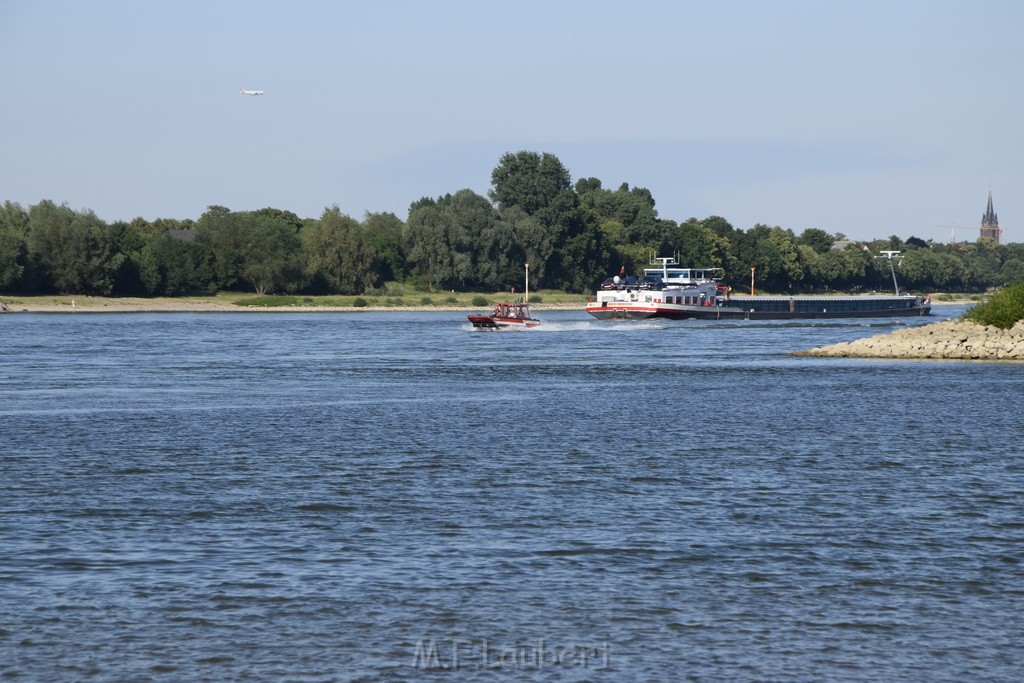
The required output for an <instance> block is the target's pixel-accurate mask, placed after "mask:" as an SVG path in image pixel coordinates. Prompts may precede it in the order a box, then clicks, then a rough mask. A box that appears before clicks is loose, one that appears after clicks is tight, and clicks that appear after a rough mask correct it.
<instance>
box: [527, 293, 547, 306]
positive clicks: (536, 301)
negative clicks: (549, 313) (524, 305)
mask: <svg viewBox="0 0 1024 683" xmlns="http://www.w3.org/2000/svg"><path fill="white" fill-rule="evenodd" d="M542 301H544V297H542V296H540V295H536V294H535V295H534V296H531V297H530V303H531V304H539V303H541V302H542Z"/></svg>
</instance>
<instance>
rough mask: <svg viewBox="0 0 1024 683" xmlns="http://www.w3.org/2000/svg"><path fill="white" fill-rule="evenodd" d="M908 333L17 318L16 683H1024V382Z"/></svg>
mask: <svg viewBox="0 0 1024 683" xmlns="http://www.w3.org/2000/svg"><path fill="white" fill-rule="evenodd" d="M935 310H936V312H937V314H936V315H933V316H931V317H930V318H922V319H916V318H915V319H908V320H900V321H885V320H876V321H863V320H858V321H806V322H770V323H750V322H745V321H730V322H714V321H701V322H697V321H682V322H663V323H658V322H640V323H608V322H597V321H593V320H591V319H589V318H588V317H587V316H586V314H585V313H583V312H581V311H566V312H550V313H545V314H542V315H541V317H542V319H543V323H544V324H543V325H542V327H541V328H538V329H536V330H530V331H520V332H482V331H474V330H472V329H470V327H469V325H468V324H467V323H466V320H465V315H464V314H461V313H453V312H384V313H371V312H367V313H344V314H336V313H302V314H299V313H296V314H290V313H233V314H219V313H205V314H185V313H182V314H167V313H163V314H17V315H8V316H5V317H3V318H0V348H2V349H3V354H2V359H3V360H2V362H0V458H2V460H0V676H3V677H18V679H19V680H99V681H103V680H110V681H115V680H116V681H123V680H155V681H162V680H217V681H221V680H266V681H277V680H293V681H327V680H352V681H359V680H366V681H379V680H393V681H404V680H407V681H423V680H428V681H429V680H439V681H442V680H443V681H448V680H452V676H453V675H461V676H463V677H467V678H472V679H483V680H489V679H491V678H493V679H495V680H512V679H515V680H551V679H552V678H555V677H557V678H558V679H560V680H581V681H582V680H608V681H620V680H664V681H678V680H684V679H687V678H693V679H703V680H730V681H737V680H739V681H742V680H766V679H782V680H864V681H868V680H871V681H875V680H889V681H898V680H907V681H922V680H929V681H936V680H948V681H960V680H992V681H1015V680H1019V679H1020V676H1021V672H1022V670H1024V458H1022V451H1021V442H1022V437H1024V427H1022V424H1021V419H1020V401H1021V398H1022V397H1024V365H1020V364H994V363H971V362H958V361H950V362H929V361H887V360H861V359H820V358H796V357H792V356H790V355H789V354H790V353H791V352H792V351H797V350H802V349H807V348H812V347H816V346H821V345H824V344H831V343H835V342H840V341H850V340H853V339H857V338H861V337H865V336H869V335H872V334H876V333H878V332H884V331H886V330H890V329H896V328H898V327H901V326H906V325H918V324H923V323H926V322H930V321H934V320H938V319H941V318H943V317H951V316H955V315H958V314H959V313H961V312H962V311H963V308H962V307H957V306H948V305H947V306H941V305H940V306H937V307H936V309H935Z"/></svg>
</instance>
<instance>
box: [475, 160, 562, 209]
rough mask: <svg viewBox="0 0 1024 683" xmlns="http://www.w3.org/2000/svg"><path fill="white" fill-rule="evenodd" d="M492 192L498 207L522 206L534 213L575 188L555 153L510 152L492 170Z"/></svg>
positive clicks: (490, 194) (491, 195)
mask: <svg viewBox="0 0 1024 683" xmlns="http://www.w3.org/2000/svg"><path fill="white" fill-rule="evenodd" d="M491 186H492V189H491V191H490V192H489V196H490V198H491V199H493V200H494V201H495V202H497V204H498V207H499V208H501V209H505V208H508V207H511V206H518V207H520V208H521V209H522V210H523V211H525V212H526V213H527V214H530V215H533V214H535V213H537V212H538V211H540V210H541V209H544V208H545V207H547V206H549V205H550V204H551V203H552V202H554V201H555V199H556V197H558V195H559V194H561V193H563V192H567V191H571V190H572V185H571V184H570V177H569V171H567V170H566V168H565V167H564V166H563V165H562V162H561V161H559V160H558V157H556V156H555V155H553V154H548V153H546V152H545V153H544V154H538V153H536V152H527V151H520V152H515V153H512V152H507V153H505V154H504V155H502V157H501V160H500V161H499V162H498V166H497V167H496V168H495V169H494V170H493V171H492V172H491Z"/></svg>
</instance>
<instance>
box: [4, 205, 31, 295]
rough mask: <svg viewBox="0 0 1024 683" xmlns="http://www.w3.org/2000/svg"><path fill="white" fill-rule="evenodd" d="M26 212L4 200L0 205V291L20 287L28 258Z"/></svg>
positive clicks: (22, 283)
mask: <svg viewBox="0 0 1024 683" xmlns="http://www.w3.org/2000/svg"><path fill="white" fill-rule="evenodd" d="M27 237H28V212H27V211H25V209H23V208H21V206H20V205H19V204H14V203H12V202H10V201H5V202H4V203H3V206H0V291H9V290H13V289H19V288H21V287H22V286H23V285H24V284H25V283H24V281H23V280H22V277H23V275H24V273H25V263H26V261H27V259H28V243H27Z"/></svg>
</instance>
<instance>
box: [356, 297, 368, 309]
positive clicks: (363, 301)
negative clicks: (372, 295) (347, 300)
mask: <svg viewBox="0 0 1024 683" xmlns="http://www.w3.org/2000/svg"><path fill="white" fill-rule="evenodd" d="M352 305H353V306H355V307H356V308H366V307H367V306H369V304H368V303H367V301H366V299H364V298H363V297H361V296H357V297H356V298H355V299H353V300H352Z"/></svg>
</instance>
